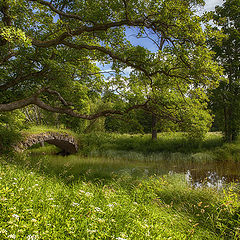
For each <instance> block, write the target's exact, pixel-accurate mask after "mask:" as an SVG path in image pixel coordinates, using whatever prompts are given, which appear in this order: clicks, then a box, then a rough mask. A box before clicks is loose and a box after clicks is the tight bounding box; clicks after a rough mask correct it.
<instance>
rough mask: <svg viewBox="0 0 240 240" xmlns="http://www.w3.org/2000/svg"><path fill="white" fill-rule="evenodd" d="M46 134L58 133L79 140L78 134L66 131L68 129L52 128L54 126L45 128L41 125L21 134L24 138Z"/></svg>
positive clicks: (25, 130)
mask: <svg viewBox="0 0 240 240" xmlns="http://www.w3.org/2000/svg"><path fill="white" fill-rule="evenodd" d="M46 132H56V133H67V134H69V135H71V136H73V137H75V138H77V139H78V134H77V133H75V132H73V131H71V130H69V129H66V128H56V127H52V126H45V125H39V126H31V127H30V128H28V129H24V130H22V131H21V133H22V134H23V135H24V136H28V135H33V134H40V133H46Z"/></svg>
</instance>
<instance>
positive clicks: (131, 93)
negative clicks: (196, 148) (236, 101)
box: [0, 0, 221, 134]
mask: <svg viewBox="0 0 240 240" xmlns="http://www.w3.org/2000/svg"><path fill="white" fill-rule="evenodd" d="M203 4H204V1H202V0H177V1H176V0H141V1H139V0H111V1H109V0H94V1H93V0H84V1H83V0H79V1H71V0H56V1H47V0H11V1H10V0H1V1H0V90H1V92H0V112H5V111H12V110H14V109H19V108H23V107H25V106H28V105H31V104H34V105H37V106H38V107H40V108H42V109H45V110H48V111H51V112H57V113H62V114H67V115H70V116H73V117H77V118H82V119H89V120H91V119H96V118H98V117H100V116H109V115H122V114H124V113H128V112H130V111H132V110H134V109H143V110H145V111H148V112H151V113H153V114H154V115H156V116H157V118H161V119H166V120H171V121H173V122H174V123H177V124H180V126H181V127H182V129H184V130H188V131H190V130H192V131H193V132H194V131H195V132H197V133H198V134H199V133H201V132H204V131H207V130H208V128H209V126H210V123H211V121H212V118H211V115H210V114H209V112H208V111H207V100H208V98H207V94H206V93H207V90H208V89H210V88H213V87H216V86H217V84H218V81H219V79H220V75H221V69H220V68H219V66H218V65H217V64H216V63H215V62H214V61H213V55H214V53H213V52H212V51H211V50H210V49H209V48H208V46H207V42H206V40H207V38H208V34H209V32H207V31H205V30H204V28H203V24H204V22H203V21H202V19H201V17H199V16H197V15H196V13H195V11H196V7H197V6H199V5H203ZM129 29H134V30H135V31H137V36H136V38H143V39H144V38H148V39H149V40H151V41H152V42H153V44H155V47H156V49H157V50H156V51H154V52H151V51H150V50H149V49H148V48H147V47H143V46H139V45H136V44H134V42H131V41H130V38H129V36H128V35H129ZM100 64H110V65H111V72H110V71H109V72H108V73H107V75H106V73H104V72H103V71H102V69H101V67H99V66H100ZM126 68H130V69H131V73H130V74H128V75H126V74H124V70H125V69H126ZM109 73H111V75H109ZM107 76H109V77H107ZM100 98H101V99H102V101H103V102H105V103H106V104H105V105H104V107H103V108H102V109H101V110H99V111H96V112H93V113H91V112H90V110H89V102H90V101H93V100H94V99H95V100H96V99H100Z"/></svg>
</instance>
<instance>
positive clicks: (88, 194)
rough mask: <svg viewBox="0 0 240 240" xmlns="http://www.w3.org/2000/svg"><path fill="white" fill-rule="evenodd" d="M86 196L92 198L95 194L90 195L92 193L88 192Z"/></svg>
mask: <svg viewBox="0 0 240 240" xmlns="http://www.w3.org/2000/svg"><path fill="white" fill-rule="evenodd" d="M85 196H86V197H92V196H93V194H92V193H90V192H86V193H85Z"/></svg>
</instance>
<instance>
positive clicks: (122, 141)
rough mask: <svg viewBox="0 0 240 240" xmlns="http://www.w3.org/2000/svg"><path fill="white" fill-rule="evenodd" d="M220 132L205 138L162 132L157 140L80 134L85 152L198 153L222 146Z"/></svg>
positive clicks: (127, 136)
mask: <svg viewBox="0 0 240 240" xmlns="http://www.w3.org/2000/svg"><path fill="white" fill-rule="evenodd" d="M222 144H223V142H222V135H221V134H220V133H208V134H207V136H206V138H205V139H203V140H192V139H188V138H187V137H186V135H185V134H184V133H180V132H178V133H160V134H158V139H157V140H156V141H152V140H151V135H149V134H145V135H139V134H136V135H129V134H108V133H92V134H84V135H81V136H80V145H81V149H82V152H83V154H85V155H88V154H89V153H90V152H92V151H95V152H96V151H98V152H105V151H106V150H109V149H110V150H119V151H135V152H140V153H143V154H149V153H159V152H168V153H169V152H172V153H175V152H181V153H196V152H200V151H207V150H211V149H214V148H216V147H218V146H221V145H222Z"/></svg>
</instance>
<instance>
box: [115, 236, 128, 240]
mask: <svg viewBox="0 0 240 240" xmlns="http://www.w3.org/2000/svg"><path fill="white" fill-rule="evenodd" d="M116 239H117V240H127V239H126V238H121V237H117V238H116Z"/></svg>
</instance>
